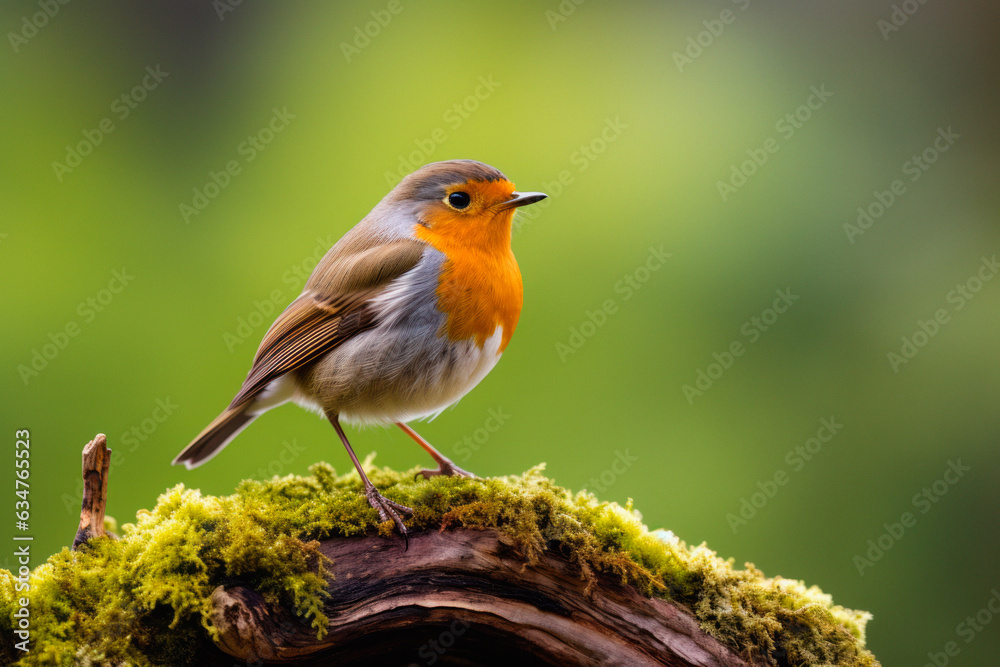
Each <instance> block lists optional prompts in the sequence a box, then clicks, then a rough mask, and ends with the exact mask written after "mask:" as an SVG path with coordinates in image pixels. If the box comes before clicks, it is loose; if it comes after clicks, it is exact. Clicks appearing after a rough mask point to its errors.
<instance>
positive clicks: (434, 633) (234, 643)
mask: <svg viewBox="0 0 1000 667" xmlns="http://www.w3.org/2000/svg"><path fill="white" fill-rule="evenodd" d="M319 550H320V553H322V554H323V555H324V556H326V557H328V558H330V560H331V561H332V562H333V565H332V566H331V570H332V573H333V574H334V575H335V578H334V580H333V581H332V582H331V583H330V586H329V589H328V590H329V592H330V595H329V597H328V598H327V599H326V602H325V603H324V607H323V613H324V614H325V615H326V616H327V619H328V621H327V633H326V634H325V635H324V636H323V638H322V639H317V638H316V632H315V631H313V630H311V629H310V628H309V627H308V626H305V625H303V624H299V623H296V622H295V619H294V618H292V617H290V616H289V615H287V614H281V613H280V612H279V613H275V610H273V609H272V608H271V607H270V606H269V605H267V603H266V602H265V601H264V600H263V598H262V597H261V596H259V595H258V594H257V593H255V592H254V591H252V590H250V589H248V588H246V587H244V586H220V587H219V588H217V589H216V590H215V592H214V593H213V596H212V601H213V605H214V609H215V611H214V614H213V616H212V622H213V625H214V626H215V627H216V628H217V629H218V631H219V639H218V644H219V646H220V647H222V649H223V650H225V651H226V652H227V653H229V654H231V655H233V656H234V657H237V658H239V659H241V660H249V661H251V662H252V661H255V660H265V661H288V662H294V661H296V660H305V659H306V658H312V659H313V660H316V661H317V662H319V663H323V664H355V663H354V661H357V664H361V662H362V659H363V658H371V657H372V656H373V654H374V653H376V652H377V655H378V658H379V660H380V662H384V663H385V664H400V665H406V664H410V663H412V662H414V661H419V662H420V663H423V664H430V663H431V662H433V663H436V664H440V665H469V664H484V663H489V664H498V665H513V664H537V663H542V664H555V665H697V666H698V667H710V666H711V667H744V666H745V665H746V662H744V661H743V660H742V659H740V658H739V657H738V656H737V655H736V654H735V653H733V652H732V651H730V650H729V649H727V648H726V647H724V646H723V645H722V644H720V643H719V642H718V641H717V640H716V639H715V638H713V637H711V636H710V635H708V634H706V633H705V632H704V631H703V630H702V629H701V628H700V627H698V623H697V621H696V620H695V618H694V616H693V614H691V613H690V612H688V611H686V610H684V609H682V608H681V607H679V606H677V605H675V604H671V603H670V602H668V601H665V600H661V599H657V598H650V597H646V596H644V595H641V594H640V593H639V592H638V591H637V590H636V589H635V588H633V587H632V586H628V585H624V584H622V583H621V582H620V581H618V580H615V579H611V578H608V577H601V578H600V579H599V581H587V580H584V579H581V578H580V574H579V569H578V568H577V567H575V566H574V564H573V563H572V562H571V561H570V560H569V559H568V558H566V557H565V556H564V555H561V554H559V551H558V550H557V549H555V550H549V551H546V552H545V553H544V554H543V555H541V556H540V557H539V558H538V559H537V560H536V561H535V563H534V564H532V565H529V566H527V567H525V563H524V558H523V556H521V554H520V553H519V552H518V550H517V548H516V546H515V544H514V543H513V542H512V541H511V540H510V539H508V538H506V537H505V536H503V535H502V534H501V533H500V532H498V531H497V530H493V529H487V530H470V529H467V528H458V529H454V530H447V531H429V532H426V533H420V534H417V535H415V536H414V537H413V538H412V539H411V540H410V546H409V550H408V551H407V552H406V553H405V554H403V553H401V545H400V543H399V542H395V543H393V542H390V541H387V540H385V539H383V538H380V537H369V538H362V539H357V538H337V539H333V540H327V541H324V542H322V543H321V544H320V547H319ZM484 657H486V659H484Z"/></svg>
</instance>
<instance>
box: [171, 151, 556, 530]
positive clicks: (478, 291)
mask: <svg viewBox="0 0 1000 667" xmlns="http://www.w3.org/2000/svg"><path fill="white" fill-rule="evenodd" d="M546 197H547V195H545V194H544V193H541V192H518V191H517V190H516V189H515V186H514V183H512V182H511V181H510V180H508V179H507V177H506V176H504V174H503V173H502V172H501V171H499V170H498V169H496V168H495V167H492V166H490V165H488V164H485V163H483V162H478V161H476V160H446V161H442V162H433V163H430V164H427V165H424V166H423V167H420V168H419V169H417V170H416V171H414V172H413V173H411V174H409V175H408V176H406V177H404V178H403V179H402V180H401V181H400V182H399V184H398V185H396V187H394V188H393V189H392V190H391V191H390V192H389V193H388V194H387V195H386V196H385V197H384V198H383V199H382V200H381V201H380V202H379V203H378V204H377V205H376V206H375V207H374V208H373V209H372V210H371V212H369V213H368V215H366V216H365V217H364V218H363V219H362V220H361V221H360V222H359V223H358V224H357V225H355V226H354V227H353V228H352V229H351V230H350V231H348V232H347V233H346V234H345V235H344V236H343V237H341V239H340V240H339V241H337V242H336V243H335V244H334V245H333V247H332V248H330V250H329V251H328V252H327V253H326V255H324V256H323V258H322V259H321V260H320V261H319V262H318V263H317V265H316V267H315V269H313V271H312V274H311V275H310V276H309V279H308V280H307V281H306V283H305V286H304V287H303V290H302V293H301V294H300V295H299V296H298V297H297V298H296V299H295V300H294V301H292V302H291V304H289V305H288V307H287V308H285V310H284V311H283V312H282V313H281V314H280V315H278V317H277V318H276V319H275V321H274V323H273V324H272V325H271V327H270V328H269V329H268V331H267V333H266V334H265V335H264V338H263V340H262V341H261V344H260V347H259V348H258V349H257V352H256V354H255V355H254V359H253V363H252V365H251V367H250V371H249V373H248V374H247V377H246V379H245V380H244V381H243V385H242V386H241V387H240V389H239V391H238V392H237V393H236V395H235V397H234V398H233V400H232V402H231V403H230V404H229V406H228V407H227V408H226V409H225V410H224V411H223V412H222V413H221V414H220V415H219V416H218V417H216V418H215V420H213V421H212V422H211V423H210V424H209V425H208V426H206V427H205V429H204V430H203V431H202V432H201V433H200V434H198V436H197V437H196V438H195V439H194V440H193V441H192V442H191V443H190V444H189V445H188V446H187V447H185V448H184V450H183V451H181V453H180V454H178V455H177V457H176V458H175V459H174V460H173V463H174V464H175V465H177V464H183V465H184V466H186V467H187V469H188V470H190V469H193V468H196V467H198V466H200V465H202V464H203V463H205V462H207V461H208V460H209V459H211V458H212V457H214V456H215V455H216V454H218V453H219V452H220V451H221V450H222V449H223V448H224V447H225V446H226V445H228V444H229V443H230V442H231V441H232V440H233V438H235V437H236V436H237V435H239V433H240V432H241V431H242V430H243V429H245V428H246V427H247V426H249V425H250V423H251V422H253V421H254V420H255V419H257V418H258V417H259V416H261V415H262V414H264V413H265V412H267V411H268V410H271V409H273V408H275V407H277V406H279V405H282V404H284V403H287V402H289V401H291V402H293V403H295V404H297V405H299V406H301V407H303V408H305V409H307V410H310V411H314V412H317V413H318V414H320V415H321V416H323V417H325V418H326V419H327V420H328V421H329V422H330V424H331V425H332V426H333V428H334V430H335V431H336V433H337V436H338V438H339V439H340V441H341V442H342V443H343V445H344V447H345V448H346V449H347V453H348V455H349V456H350V458H351V462H352V463H353V465H354V468H355V469H356V470H357V472H358V475H359V476H360V478H361V483H362V485H363V487H364V495H365V498H366V499H367V501H368V503H369V504H370V505H371V506H372V507H373V508H374V509H375V510H376V511H377V513H378V516H379V518H380V520H381V521H382V522H386V521H389V520H391V521H392V522H393V523H394V525H395V527H396V528H397V529H398V530H399V532H400V533H401V534H402V536H403V537H404V538H406V537H407V528H406V525H405V524H404V522H403V518H402V516H401V515H411V514H412V513H413V510H412V509H411V508H409V507H406V506H405V505H401V504H399V503H396V502H394V501H392V500H390V499H388V498H386V497H385V496H383V495H382V494H381V493H380V492H379V491H378V489H376V488H375V486H374V485H373V484H372V482H371V481H370V480H369V479H368V476H367V475H366V474H365V471H364V469H363V467H362V465H361V463H360V462H359V461H358V457H357V455H356V454H355V453H354V450H353V448H352V447H351V444H350V442H349V441H348V438H347V435H346V433H345V432H344V428H343V426H342V422H346V423H348V424H352V425H382V426H391V425H396V426H398V427H399V428H400V429H402V430H403V431H404V432H405V433H406V434H407V435H408V436H409V437H410V438H412V439H413V440H414V441H416V443H417V444H418V445H420V446H421V447H422V448H423V449H424V450H425V451H426V452H427V453H428V454H429V455H430V456H431V458H432V459H434V461H435V462H436V463H437V468H435V469H426V470H421V471H420V472H418V473H417V475H423V476H424V477H425V478H428V479H429V478H430V477H433V476H436V475H450V476H461V477H474V475H473V474H472V473H469V472H468V471H466V470H463V469H462V468H460V467H458V466H457V465H455V463H453V462H452V461H451V460H449V459H448V458H447V457H445V456H444V455H443V454H441V452H439V451H438V450H437V449H435V448H434V447H433V446H432V445H431V444H430V443H429V442H427V440H425V439H424V438H423V437H421V436H420V435H419V434H418V433H417V432H416V431H415V430H413V428H412V427H411V426H410V425H409V422H411V421H414V420H420V419H425V418H433V417H436V416H437V415H439V414H440V413H441V412H443V411H444V410H445V409H446V408H447V407H449V406H451V405H453V404H455V403H456V402H457V401H458V400H459V399H460V398H462V397H463V396H464V395H465V394H467V393H468V392H469V391H470V390H472V388H473V387H475V386H476V385H477V384H479V382H480V381H481V380H482V379H483V378H484V377H485V376H486V375H487V373H489V372H490V371H491V370H492V369H493V367H494V366H495V365H496V363H497V361H499V359H500V356H501V354H502V353H503V352H504V350H505V349H506V348H507V344H508V343H509V342H510V339H511V336H512V335H513V334H514V330H515V328H516V327H517V323H518V319H519V317H520V313H521V306H522V303H523V286H522V280H521V272H520V269H519V268H518V264H517V260H516V259H515V258H514V253H513V251H512V249H511V231H512V222H513V217H514V213H515V211H516V210H517V209H518V208H519V207H521V206H526V205H529V204H533V203H535V202H539V201H542V200H543V199H545V198H546ZM408 541H409V540H408V539H407V543H408Z"/></svg>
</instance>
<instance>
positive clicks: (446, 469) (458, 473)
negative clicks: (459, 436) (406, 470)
mask: <svg viewBox="0 0 1000 667" xmlns="http://www.w3.org/2000/svg"><path fill="white" fill-rule="evenodd" d="M417 475H423V476H424V479H430V478H431V477H437V476H438V475H447V476H448V477H468V478H470V479H475V477H476V476H475V475H473V474H472V473H471V472H469V471H468V470H462V469H461V468H459V467H458V466H457V465H455V464H454V463H452V462H451V461H448V460H445V461H444V462H442V463H441V464H440V465H439V466H438V467H437V469H436V470H421V471H419V472H417ZM417 475H414V476H413V477H414V479H416V477H417Z"/></svg>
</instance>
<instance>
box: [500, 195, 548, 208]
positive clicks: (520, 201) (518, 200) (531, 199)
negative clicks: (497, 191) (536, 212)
mask: <svg viewBox="0 0 1000 667" xmlns="http://www.w3.org/2000/svg"><path fill="white" fill-rule="evenodd" d="M546 197H548V195H547V194H545V193H544V192H515V193H514V197H513V198H512V199H508V200H507V201H505V202H504V203H502V204H500V210H501V211H506V210H507V209H510V208H517V207H518V206H527V205H528V204H534V203H535V202H540V201H542V200H543V199H545V198H546Z"/></svg>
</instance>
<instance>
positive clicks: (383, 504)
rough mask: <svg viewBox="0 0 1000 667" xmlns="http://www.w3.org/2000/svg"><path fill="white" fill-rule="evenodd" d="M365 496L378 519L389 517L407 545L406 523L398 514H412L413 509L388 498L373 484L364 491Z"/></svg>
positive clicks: (387, 518)
mask: <svg viewBox="0 0 1000 667" xmlns="http://www.w3.org/2000/svg"><path fill="white" fill-rule="evenodd" d="M365 498H367V499H368V504H369V505H371V506H372V507H374V508H375V510H376V511H377V512H378V516H379V519H381V520H382V521H389V520H390V519H391V520H392V522H393V523H395V524H396V528H398V529H399V532H400V534H401V535H402V536H403V538H406V539H407V546H409V539H408V538H407V531H406V524H404V523H403V519H402V517H400V516H399V514H400V513H403V514H413V510H412V509H410V508H409V507H407V506H406V505H400V504H399V503H397V502H394V501H392V500H389V499H388V498H386V497H385V496H383V495H382V494H381V493H379V492H378V490H377V489H376V488H375V487H374V486H373V487H371V488H369V489H368V490H367V491H366V492H365Z"/></svg>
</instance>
